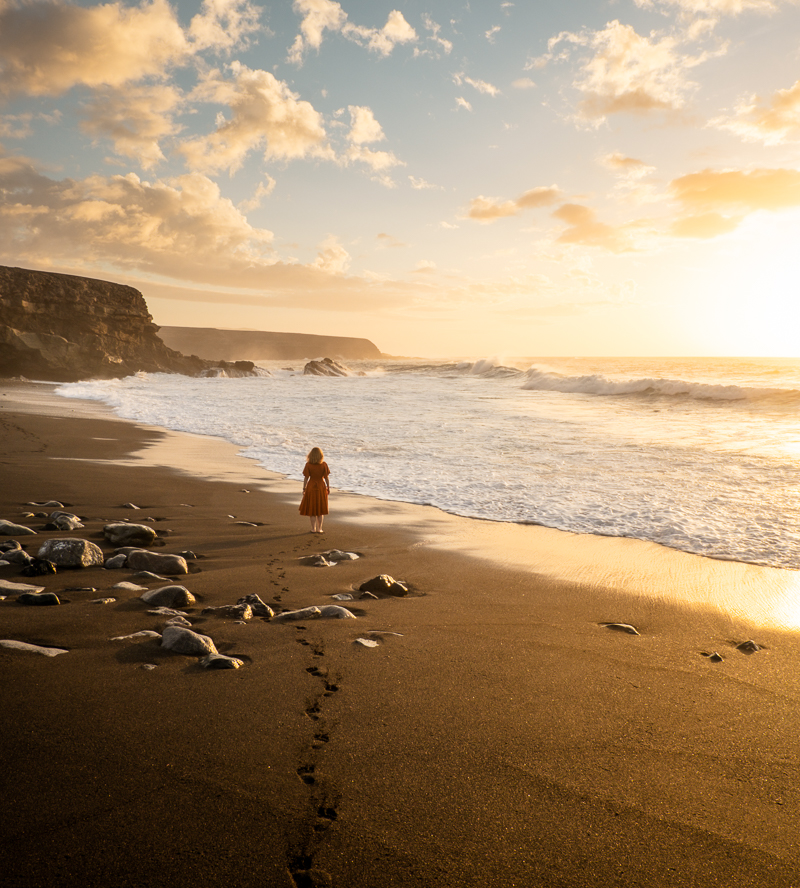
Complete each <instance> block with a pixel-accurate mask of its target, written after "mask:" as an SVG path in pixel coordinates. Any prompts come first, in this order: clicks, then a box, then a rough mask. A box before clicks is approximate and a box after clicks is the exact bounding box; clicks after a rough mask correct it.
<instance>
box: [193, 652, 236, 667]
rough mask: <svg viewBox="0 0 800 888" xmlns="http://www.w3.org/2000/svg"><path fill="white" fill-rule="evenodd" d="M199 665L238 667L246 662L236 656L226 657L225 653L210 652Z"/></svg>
mask: <svg viewBox="0 0 800 888" xmlns="http://www.w3.org/2000/svg"><path fill="white" fill-rule="evenodd" d="M198 665H199V666H202V667H203V669H238V668H239V667H240V666H244V662H243V661H242V660H239V659H237V658H236V657H226V656H225V654H209V655H208V656H206V657H203V659H202V660H200V661H199V663H198Z"/></svg>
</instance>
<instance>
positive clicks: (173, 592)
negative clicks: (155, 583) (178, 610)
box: [139, 586, 196, 607]
mask: <svg viewBox="0 0 800 888" xmlns="http://www.w3.org/2000/svg"><path fill="white" fill-rule="evenodd" d="M139 597H140V598H141V600H142V601H146V602H147V603H148V604H153V605H156V606H157V607H187V606H188V605H190V604H194V603H195V601H196V599H195V597H194V595H192V593H191V592H190V591H189V590H188V589H187V588H186V587H185V586H161V588H159V589H151V590H150V591H149V592H145V593H144V594H143V595H140V596H139Z"/></svg>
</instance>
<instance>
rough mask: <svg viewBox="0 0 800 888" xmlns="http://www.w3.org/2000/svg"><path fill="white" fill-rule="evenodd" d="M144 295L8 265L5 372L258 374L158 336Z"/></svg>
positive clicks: (2, 335) (0, 280)
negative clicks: (169, 343) (188, 353)
mask: <svg viewBox="0 0 800 888" xmlns="http://www.w3.org/2000/svg"><path fill="white" fill-rule="evenodd" d="M158 329H159V328H158V326H157V325H156V324H154V323H153V319H152V317H151V316H150V313H149V312H148V310H147V303H146V302H145V301H144V296H142V294H141V293H140V292H139V291H138V290H134V289H133V287H127V286H125V285H123V284H114V283H110V282H109V281H100V280H95V279H94V278H84V277H75V276H74V275H69V274H53V273H51V272H46V271H30V270H28V269H25V268H9V267H8V266H0V376H27V377H32V378H35V379H48V380H54V381H56V382H73V381H76V380H79V379H89V378H92V377H105V378H111V377H122V376H130V375H131V374H132V373H137V372H138V371H140V370H143V371H146V372H148V373H159V372H161V373H184V374H187V375H190V376H196V375H214V374H217V373H225V375H229V376H246V375H251V374H252V371H253V365H252V364H250V363H249V362H238V363H237V364H236V365H230V364H228V363H227V362H225V361H220V360H217V361H211V360H205V359H203V358H198V357H196V356H194V355H192V356H191V357H186V355H183V354H181V353H180V352H178V351H175V350H173V349H171V348H169V347H168V346H167V345H165V344H164V342H163V341H162V340H161V338H160V337H159V336H158Z"/></svg>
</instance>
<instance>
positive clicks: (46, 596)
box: [17, 592, 61, 607]
mask: <svg viewBox="0 0 800 888" xmlns="http://www.w3.org/2000/svg"><path fill="white" fill-rule="evenodd" d="M17 601H18V602H19V603H20V604H33V605H39V606H42V607H52V606H53V605H55V604H61V600H60V599H59V597H58V595H56V593H55V592H23V593H22V595H20V596H18V597H17Z"/></svg>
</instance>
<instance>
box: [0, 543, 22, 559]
mask: <svg viewBox="0 0 800 888" xmlns="http://www.w3.org/2000/svg"><path fill="white" fill-rule="evenodd" d="M21 548H22V546H20V544H19V543H18V542H17V541H16V540H0V558H5V554H4V553H5V552H16V551H18V550H19V549H21Z"/></svg>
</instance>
